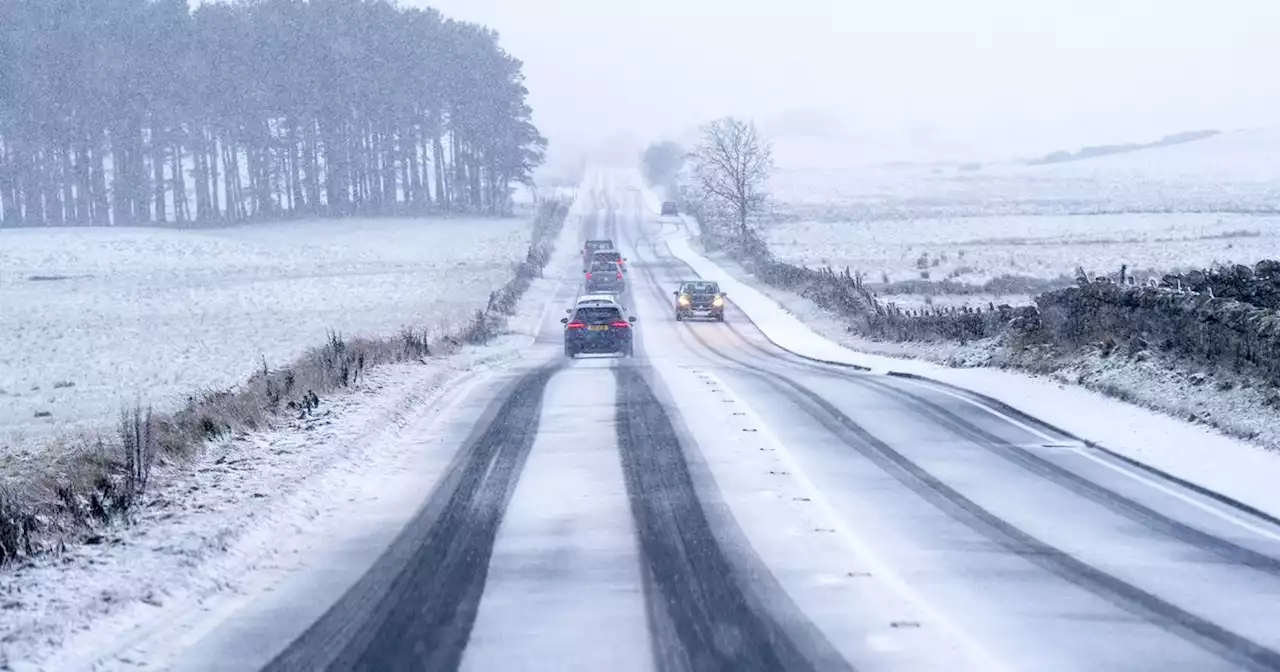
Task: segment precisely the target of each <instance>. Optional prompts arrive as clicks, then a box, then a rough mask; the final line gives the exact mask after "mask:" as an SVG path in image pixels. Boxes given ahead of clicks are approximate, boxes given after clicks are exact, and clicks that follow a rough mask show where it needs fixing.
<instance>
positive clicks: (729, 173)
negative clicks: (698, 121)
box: [691, 117, 773, 237]
mask: <svg viewBox="0 0 1280 672" xmlns="http://www.w3.org/2000/svg"><path fill="white" fill-rule="evenodd" d="M691 158H692V159H693V175H694V179H695V180H696V182H697V184H698V186H699V187H700V189H701V191H702V192H703V194H704V196H705V197H706V199H707V200H709V201H716V202H717V205H719V206H721V207H723V208H724V209H725V210H728V211H730V212H732V213H733V215H734V219H735V221H736V223H737V225H738V232H739V234H741V235H743V236H744V237H745V236H746V234H747V233H748V228H747V221H748V220H749V219H750V217H751V216H752V215H754V214H756V213H757V212H758V211H759V210H760V209H761V208H762V207H763V206H764V204H765V202H766V201H767V200H768V196H769V194H768V190H767V181H768V179H769V172H770V171H771V170H772V169H773V151H772V148H771V147H770V146H769V142H768V141H767V140H765V139H764V138H762V137H760V134H759V133H758V132H757V131H756V127H755V124H753V123H751V122H749V121H743V120H740V119H735V118H733V117H725V118H723V119H717V120H715V121H713V122H711V123H710V124H707V125H706V126H705V127H703V129H702V141H701V142H700V143H699V144H698V146H697V147H696V148H695V149H694V150H693V153H692V155H691Z"/></svg>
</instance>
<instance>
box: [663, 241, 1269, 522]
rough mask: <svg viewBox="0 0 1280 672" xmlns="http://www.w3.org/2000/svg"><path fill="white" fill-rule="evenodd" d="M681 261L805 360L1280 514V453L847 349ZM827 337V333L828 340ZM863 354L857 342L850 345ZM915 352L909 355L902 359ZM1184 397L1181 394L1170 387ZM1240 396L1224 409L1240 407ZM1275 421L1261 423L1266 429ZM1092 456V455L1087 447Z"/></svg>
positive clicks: (1092, 397)
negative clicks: (966, 402)
mask: <svg viewBox="0 0 1280 672" xmlns="http://www.w3.org/2000/svg"><path fill="white" fill-rule="evenodd" d="M668 246H669V248H670V250H671V252H672V254H674V255H675V256H676V257H677V258H679V259H681V260H682V261H684V262H686V263H688V264H689V265H690V266H691V267H692V268H693V269H694V270H695V271H696V272H697V273H698V275H699V276H701V277H704V278H708V279H714V280H718V281H719V282H720V283H721V287H723V288H724V289H725V291H726V292H727V293H728V295H729V296H730V297H731V299H730V300H731V301H732V302H733V303H734V305H735V306H737V307H738V308H739V309H741V310H742V311H743V312H744V313H746V314H747V316H748V317H749V318H750V319H751V321H752V322H753V323H755V325H756V326H757V327H759V328H760V329H761V331H763V332H764V333H765V335H766V336H767V337H768V338H769V340H771V341H773V342H774V343H775V344H777V345H779V346H780V347H782V348H784V349H787V350H790V351H792V352H794V353H797V354H800V355H802V356H805V357H809V358H814V359H819V360H826V361H831V362H841V363H845V364H852V365H856V366H862V367H866V368H868V369H870V370H872V371H874V372H881V373H888V372H898V373H907V374H914V375H918V376H924V377H926V378H929V379H932V380H935V381H939V382H942V383H946V384H950V385H955V386H958V387H961V388H964V389H967V390H972V391H974V392H977V393H979V394H983V395H986V396H988V397H991V398H994V399H997V400H999V401H1001V402H1003V403H1006V404H1008V405H1010V406H1012V407H1014V408H1016V409H1018V410H1021V411H1023V412H1025V413H1028V414H1030V415H1032V416H1035V417H1037V418H1039V419H1041V420H1043V421H1045V422H1048V423H1050V424H1052V425H1054V426H1056V427H1059V428H1061V429H1063V430H1065V431H1067V432H1070V433H1072V434H1074V435H1076V436H1079V437H1081V438H1083V439H1085V440H1086V441H1091V442H1094V443H1096V444H1098V445H1100V446H1102V447H1105V448H1107V449H1109V450H1111V451H1115V452H1116V453H1118V454H1120V455H1123V456H1126V457H1129V458H1132V459H1135V460H1137V461H1139V462H1142V463H1144V464H1147V465H1150V466H1152V467H1154V468H1156V469H1160V470H1162V471H1164V472H1166V473H1169V474H1172V475H1174V476H1176V477H1178V478H1181V479H1184V480H1186V481H1189V482H1191V483H1195V484H1197V485H1199V486H1201V487H1204V488H1208V489H1209V490H1212V491H1214V492H1217V493H1220V494H1222V495H1225V496H1227V497H1231V498H1234V499H1236V500H1238V501H1241V502H1243V503H1245V504H1248V505H1250V506H1253V507H1256V508H1258V509H1261V510H1263V511H1266V512H1268V513H1270V514H1272V515H1280V491H1277V490H1276V488H1275V483H1277V482H1280V454H1278V453H1276V452H1273V451H1268V450H1264V449H1262V448H1260V447H1259V446H1257V445H1254V444H1251V443H1248V442H1246V441H1242V440H1239V439H1236V438H1232V437H1229V436H1225V435H1224V434H1222V433H1221V432H1218V431H1216V430H1214V429H1212V428H1210V427H1206V426H1205V425H1203V424H1194V423H1191V422H1187V421H1186V419H1185V418H1184V417H1174V416H1172V415H1169V414H1167V413H1161V412H1157V411H1154V410H1149V409H1147V408H1141V407H1139V406H1135V405H1130V404H1125V403H1121V402H1119V401H1117V400H1116V399H1115V398H1113V397H1110V396H1107V395H1104V394H1101V393H1099V392H1095V391H1091V390H1089V389H1086V388H1085V387H1082V386H1080V385H1074V384H1070V383H1068V382H1064V381H1062V380H1055V379H1051V378H1046V377H1038V376H1030V375H1027V374H1023V373H1018V372H1013V371H1004V370H998V369H992V368H950V367H947V366H943V365H939V364H936V363H933V362H929V361H925V360H921V359H905V358H894V357H886V356H883V355H877V354H870V353H867V352H861V351H858V350H855V349H853V348H851V347H846V346H845V345H842V344H841V343H839V342H838V341H840V340H844V339H842V338H841V334H843V333H844V329H843V327H842V325H840V324H839V323H838V321H837V320H833V319H831V316H830V315H829V314H828V315H824V314H823V313H822V311H820V310H818V309H817V308H816V307H815V306H813V305H812V304H811V303H809V302H806V301H804V300H803V299H801V298H800V297H796V296H790V297H788V299H787V302H786V305H787V306H798V305H804V306H806V308H805V309H803V310H800V311H799V313H798V314H797V313H794V312H792V311H791V310H788V309H787V308H784V307H783V305H782V303H780V302H779V301H778V300H775V299H774V298H772V297H770V296H769V295H767V294H766V293H764V292H762V291H760V290H759V289H757V288H756V287H755V286H753V285H754V283H752V282H749V281H747V279H746V278H740V277H736V276H735V275H733V274H731V273H729V272H728V271H727V270H726V269H725V268H722V267H721V266H719V265H717V264H716V263H715V262H713V261H711V260H710V259H708V258H707V257H705V256H704V255H702V254H701V253H700V252H698V251H697V250H695V249H694V248H693V247H692V246H691V245H690V242H689V240H688V238H686V237H684V235H675V236H673V237H671V238H669V239H668ZM820 332H821V333H820ZM849 344H850V345H853V346H854V347H856V343H855V342H853V341H849ZM902 354H904V355H907V354H910V353H907V352H903V353H902ZM1170 389H1171V390H1172V391H1171V392H1170V393H1171V394H1172V393H1176V389H1175V388H1170ZM1238 399H1239V397H1227V398H1224V400H1223V402H1222V404H1221V405H1220V407H1221V408H1222V409H1230V408H1231V407H1233V406H1238ZM1267 417H1269V414H1268V415H1266V416H1262V417H1260V418H1257V420H1260V421H1263V422H1265V420H1266V418H1267ZM1079 450H1081V451H1085V452H1087V450H1088V449H1084V448H1081V449H1079Z"/></svg>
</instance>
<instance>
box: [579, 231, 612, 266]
mask: <svg viewBox="0 0 1280 672" xmlns="http://www.w3.org/2000/svg"><path fill="white" fill-rule="evenodd" d="M612 249H614V248H613V241H612V240H609V239H607V238H603V239H597V240H588V241H587V242H586V243H584V244H583V245H582V268H583V269H587V268H590V267H591V255H592V254H593V253H595V252H597V251H599V250H612Z"/></svg>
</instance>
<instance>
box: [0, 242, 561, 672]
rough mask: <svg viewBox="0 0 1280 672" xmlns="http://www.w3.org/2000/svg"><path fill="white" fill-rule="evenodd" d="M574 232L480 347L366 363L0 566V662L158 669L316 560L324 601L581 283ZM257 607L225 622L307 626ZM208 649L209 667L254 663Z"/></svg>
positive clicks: (405, 508)
mask: <svg viewBox="0 0 1280 672" xmlns="http://www.w3.org/2000/svg"><path fill="white" fill-rule="evenodd" d="M522 226H523V227H524V228H522V229H521V230H520V232H519V235H520V236H521V237H522V238H524V237H527V233H525V231H526V230H527V224H525V225H522ZM577 235H578V231H577V228H576V227H573V226H570V225H568V224H566V226H565V229H564V231H563V232H562V233H561V236H560V237H559V238H558V240H557V245H556V250H555V253H554V255H553V258H552V262H551V264H550V265H549V266H548V268H547V271H546V273H545V277H543V278H539V279H536V280H534V281H533V283H532V284H531V286H530V287H529V289H528V291H527V292H526V293H525V295H524V297H523V298H522V299H521V301H520V303H519V305H518V307H517V311H516V314H515V315H514V316H513V317H512V318H511V319H510V320H509V321H508V324H507V327H508V332H509V333H508V334H506V335H504V336H501V337H499V338H498V339H496V340H495V341H494V342H492V343H491V344H489V345H485V346H480V347H466V348H463V350H462V351H461V352H459V353H457V354H454V355H451V356H448V357H445V358H438V359H431V360H429V361H428V362H427V363H426V364H392V365H387V366H383V367H378V368H376V369H373V370H372V371H370V372H369V373H368V374H367V375H366V376H365V377H364V378H363V379H362V380H361V382H360V383H359V384H358V385H357V386H356V387H355V388H354V389H353V390H352V391H351V392H350V393H343V394H335V395H330V396H329V397H326V398H325V400H324V402H323V404H322V407H321V409H320V412H319V414H318V415H317V416H315V417H311V418H307V419H304V420H299V421H293V422H286V423H283V424H282V425H281V426H278V427H274V428H272V429H270V430H266V431H261V432H256V433H252V434H248V435H244V436H239V437H235V438H233V439H230V440H225V441H222V442H219V443H217V444H215V445H212V446H210V447H209V449H208V450H207V451H206V452H205V453H204V454H202V455H201V456H200V457H199V459H198V461H197V462H196V463H195V464H194V465H188V466H184V467H183V469H182V471H180V472H174V471H169V470H165V471H164V472H162V473H159V474H157V475H156V476H154V477H153V483H155V484H157V486H156V487H155V488H153V489H152V490H150V491H149V492H148V493H147V496H146V500H145V501H144V503H143V504H142V505H141V506H139V507H138V509H137V511H138V513H137V516H136V520H135V521H134V524H133V525H130V526H127V527H116V528H111V529H109V530H107V531H106V532H105V533H104V535H103V538H102V539H101V540H99V542H98V543H95V544H89V545H80V546H74V547H70V548H68V549H67V551H66V552H65V553H63V554H62V555H60V556H56V557H55V556H43V557H40V558H37V559H35V560H34V561H33V562H31V563H30V564H28V565H24V566H22V567H18V568H15V569H13V570H12V571H8V572H5V573H3V574H0V596H3V597H4V604H5V607H6V608H4V609H0V633H3V635H0V669H14V670H23V671H26V670H81V669H85V670H87V669H94V670H107V669H136V668H145V669H169V668H170V666H171V665H173V664H174V663H175V661H176V657H177V656H178V655H179V654H181V653H183V650H184V649H187V648H188V647H191V646H193V645H194V644H195V643H196V642H197V641H198V640H200V641H205V638H208V641H212V642H214V644H211V646H215V647H216V646H217V644H216V642H217V641H218V640H217V636H215V635H211V630H210V629H211V628H214V627H215V626H216V625H218V624H222V623H223V622H224V621H225V617H226V615H227V614H229V613H232V612H236V613H237V614H239V613H240V612H239V611H238V610H239V609H241V608H243V607H245V606H246V605H247V604H249V603H251V602H252V601H253V600H254V599H255V598H258V597H261V596H262V595H263V594H264V593H269V592H275V591H287V590H289V587H290V586H291V585H292V584H291V583H290V582H291V580H292V579H293V578H294V577H297V576H300V575H301V574H303V573H305V572H318V571H322V572H325V576H326V581H327V583H326V585H328V586H329V587H330V588H329V589H331V590H332V591H334V595H333V597H335V598H336V596H337V594H339V593H341V592H342V591H343V590H345V588H346V587H348V586H349V585H350V583H351V582H352V581H354V580H355V579H356V578H358V577H359V575H360V574H361V573H362V572H363V570H364V569H367V565H368V562H371V561H372V558H373V557H374V556H376V555H377V554H379V553H381V552H382V550H383V549H384V548H385V547H386V545H387V544H388V543H389V542H390V540H391V538H392V537H394V535H395V534H397V533H398V531H399V530H400V529H401V528H402V527H403V525H404V524H405V522H406V521H407V520H408V518H409V517H410V516H412V515H413V513H414V512H415V511H416V510H417V507H418V506H419V505H420V504H421V502H422V500H423V498H425V496H426V494H427V493H428V492H429V491H430V490H431V488H432V487H433V485H434V483H435V482H436V479H437V478H438V477H439V476H440V474H441V473H443V472H444V470H445V468H446V466H447V465H448V463H449V460H450V457H451V456H452V453H453V451H455V450H456V448H457V446H458V445H460V443H461V442H462V440H463V438H465V436H466V435H467V433H468V432H469V431H470V429H471V427H472V425H473V424H474V423H475V422H476V421H477V419H478V418H479V417H480V415H481V414H482V413H483V412H484V410H485V408H486V407H487V406H488V403H489V402H490V401H491V400H492V395H493V394H494V393H496V392H493V391H496V390H501V389H502V385H500V384H494V378H495V377H498V376H502V375H507V373H508V372H509V370H510V369H511V366H512V365H513V364H515V363H517V361H518V360H520V359H522V358H524V357H527V353H528V347H529V346H530V345H531V344H532V343H533V341H534V336H535V334H537V333H538V332H539V331H540V330H541V327H542V325H543V324H544V323H547V322H548V320H550V319H551V318H552V317H554V316H551V315H549V310H550V308H549V307H550V306H551V305H553V304H554V305H562V304H563V302H564V301H566V300H568V298H567V296H560V295H559V292H561V291H562V288H566V287H567V288H569V290H570V291H571V290H572V288H573V287H575V286H576V283H577V280H578V277H577V275H576V274H570V275H566V274H565V273H568V272H566V271H564V269H570V271H572V269H573V268H574V266H573V261H572V260H573V259H574V258H576V252H577V239H576V238H577ZM489 249H490V251H491V252H492V251H494V249H495V248H493V247H490V248H489ZM438 256H443V255H442V254H439V253H438ZM506 272H507V273H508V275H509V273H510V271H509V269H508V270H507V271H506ZM495 277H497V276H495ZM424 291H425V288H424ZM487 390H489V391H487ZM365 556H367V557H365ZM320 559H323V562H324V563H330V564H328V565H324V566H320V567H318V566H317V563H319V562H320ZM362 562H363V563H364V564H362ZM308 586H309V588H311V589H314V587H315V586H314V584H313V583H309V584H308ZM310 597H312V598H315V597H316V596H315V595H314V594H313V595H310ZM315 602H316V603H317V604H323V603H325V601H324V600H323V599H318V600H315ZM314 616H318V614H315V615H313V617H314ZM263 619H264V620H263V622H257V621H253V620H252V619H249V620H243V621H237V622H236V623H232V624H231V625H230V626H229V627H231V628H232V629H233V630H234V629H235V628H236V627H242V626H243V627H248V628H253V629H255V630H260V631H262V633H263V634H261V636H262V637H264V638H265V637H268V636H271V635H277V634H279V633H277V632H272V633H266V630H268V629H270V628H272V627H274V628H286V629H287V628H292V627H304V626H305V625H306V623H304V622H302V621H296V622H295V621H294V620H287V622H286V621H282V619H280V618H279V617H278V615H274V614H267V615H265V616H264V617H263ZM308 622H309V621H308ZM250 639H252V638H250ZM234 653H235V654H237V655H243V656H246V657H247V658H248V657H252V656H254V655H259V654H260V653H261V652H260V651H237V652H234ZM217 655H218V656H220V657H219V658H218V660H220V661H221V662H220V663H219V665H218V666H217V667H218V668H219V669H252V668H253V666H252V665H249V664H247V663H244V661H240V660H236V659H233V658H231V657H229V656H231V652H228V651H218V652H217ZM258 662H261V661H258ZM242 663H244V664H242Z"/></svg>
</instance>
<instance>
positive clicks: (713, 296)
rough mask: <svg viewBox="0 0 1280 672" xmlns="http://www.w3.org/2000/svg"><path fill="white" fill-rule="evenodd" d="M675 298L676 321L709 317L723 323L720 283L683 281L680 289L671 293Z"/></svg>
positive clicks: (722, 301) (722, 298) (723, 295)
mask: <svg viewBox="0 0 1280 672" xmlns="http://www.w3.org/2000/svg"><path fill="white" fill-rule="evenodd" d="M672 294H675V297H676V321H677V322H679V321H683V320H687V319H689V318H691V317H709V318H711V319H713V320H715V321H717V322H724V297H725V293H724V292H722V291H720V283H717V282H713V281H711V280H685V281H684V282H681V283H680V289H677V290H676V291H674V292H672Z"/></svg>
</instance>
